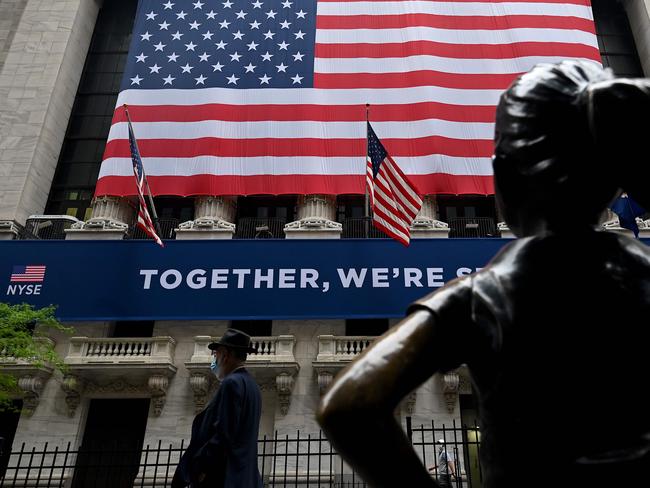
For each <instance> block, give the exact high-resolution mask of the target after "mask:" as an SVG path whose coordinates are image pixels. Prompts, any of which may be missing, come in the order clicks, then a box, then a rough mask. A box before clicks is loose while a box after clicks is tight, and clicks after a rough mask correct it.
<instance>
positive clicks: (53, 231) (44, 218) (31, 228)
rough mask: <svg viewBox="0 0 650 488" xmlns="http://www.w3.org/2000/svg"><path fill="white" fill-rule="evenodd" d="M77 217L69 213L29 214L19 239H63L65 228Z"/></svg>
mask: <svg viewBox="0 0 650 488" xmlns="http://www.w3.org/2000/svg"><path fill="white" fill-rule="evenodd" d="M77 222H80V220H79V219H76V218H75V217H71V216H70V215H30V216H29V218H28V219H27V221H26V222H25V227H24V229H23V235H22V236H19V238H21V239H34V238H35V239H65V230H66V229H69V228H70V227H72V225H73V224H76V223H77Z"/></svg>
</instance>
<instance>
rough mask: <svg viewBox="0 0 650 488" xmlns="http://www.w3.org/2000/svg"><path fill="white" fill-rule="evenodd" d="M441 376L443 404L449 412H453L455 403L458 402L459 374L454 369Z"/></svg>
mask: <svg viewBox="0 0 650 488" xmlns="http://www.w3.org/2000/svg"><path fill="white" fill-rule="evenodd" d="M441 378H442V393H443V396H444V398H445V405H446V406H447V411H448V412H449V413H453V412H454V408H455V407H456V403H457V402H458V391H459V388H458V387H459V386H460V376H459V375H458V373H457V372H456V371H450V372H448V373H445V374H443V375H441Z"/></svg>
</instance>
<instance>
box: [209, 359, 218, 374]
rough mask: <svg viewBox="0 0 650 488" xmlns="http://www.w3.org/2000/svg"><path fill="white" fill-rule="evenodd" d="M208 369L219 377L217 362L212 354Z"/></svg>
mask: <svg viewBox="0 0 650 488" xmlns="http://www.w3.org/2000/svg"><path fill="white" fill-rule="evenodd" d="M210 371H212V374H213V375H215V376H216V377H219V363H218V362H217V357H216V356H212V362H211V363H210Z"/></svg>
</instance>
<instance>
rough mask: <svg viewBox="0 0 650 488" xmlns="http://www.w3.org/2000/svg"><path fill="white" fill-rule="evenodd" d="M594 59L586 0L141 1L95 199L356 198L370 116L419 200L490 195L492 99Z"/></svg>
mask: <svg viewBox="0 0 650 488" xmlns="http://www.w3.org/2000/svg"><path fill="white" fill-rule="evenodd" d="M566 58H582V59H589V60H593V61H596V62H599V60H600V57H599V53H598V47H597V42H596V35H595V30H594V23H593V18H592V11H591V7H590V3H589V0H545V1H540V0H517V1H503V0H492V1H483V2H478V1H472V0H454V1H430V0H397V1H393V0H372V1H363V0H318V1H316V0H224V1H221V0H197V1H196V2H192V1H191V0H140V4H139V7H138V12H137V17H136V20H135V27H134V32H133V40H132V44H131V48H130V51H129V54H128V60H127V64H126V72H125V77H124V80H123V83H122V91H121V92H120V95H119V98H118V103H117V107H118V108H117V109H116V111H115V116H114V120H113V125H112V127H111V131H110V135H109V138H108V142H107V145H106V150H105V154H104V161H103V164H102V168H101V171H100V179H99V181H98V184H97V188H96V194H97V195H135V194H136V193H137V191H136V187H135V185H134V182H133V178H132V167H131V160H130V154H129V142H128V130H127V124H126V119H125V116H124V111H123V109H122V108H121V107H122V104H124V103H127V104H128V105H129V107H130V112H131V116H132V120H133V122H134V124H133V125H134V127H135V130H136V132H137V134H138V140H139V145H140V149H141V152H142V156H143V162H144V166H145V168H146V172H147V175H148V178H149V182H150V186H151V189H152V191H153V193H154V194H167V195H198V194H212V195H222V194H224V195H227V194H232V195H247V194H283V193H297V194H308V193H325V194H342V193H358V194H360V193H363V192H364V179H365V171H366V166H365V155H366V130H365V129H366V125H365V120H366V112H365V104H366V103H369V104H370V105H371V107H370V120H371V121H372V122H373V125H374V127H375V129H376V130H377V131H378V132H379V133H380V134H382V140H383V142H384V144H385V145H386V146H387V147H389V148H390V151H391V154H392V156H393V157H395V158H396V159H397V160H398V161H399V162H400V166H401V168H402V169H403V170H404V172H405V173H406V174H407V175H409V177H410V179H411V181H413V183H414V184H416V185H417V187H418V188H419V189H420V190H421V191H422V193H423V194H433V193H451V194H465V193H473V194H489V193H492V192H493V181H492V168H491V162H490V156H491V153H492V150H493V144H492V138H493V118H494V111H495V105H496V103H497V101H498V97H499V95H500V93H501V92H502V91H503V90H504V89H505V88H506V87H507V86H508V85H509V83H510V82H511V81H512V80H513V79H514V78H515V77H516V76H517V75H518V74H520V73H522V72H525V71H527V70H529V69H530V68H531V67H532V66H534V65H535V64H537V63H540V62H557V61H560V60H562V59H566Z"/></svg>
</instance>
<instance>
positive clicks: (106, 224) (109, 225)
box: [70, 217, 129, 232]
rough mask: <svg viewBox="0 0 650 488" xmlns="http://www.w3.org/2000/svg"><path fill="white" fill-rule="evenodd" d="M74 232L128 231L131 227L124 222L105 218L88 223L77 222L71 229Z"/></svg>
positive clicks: (97, 218)
mask: <svg viewBox="0 0 650 488" xmlns="http://www.w3.org/2000/svg"><path fill="white" fill-rule="evenodd" d="M70 228H71V229H73V230H88V231H103V230H104V231H109V230H110V231H125V232H126V231H127V230H128V228H129V226H128V225H127V224H125V223H124V222H119V221H117V220H113V219H107V218H103V217H93V218H91V219H89V220H87V221H86V222H75V223H74V224H72V226H71V227H70Z"/></svg>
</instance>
